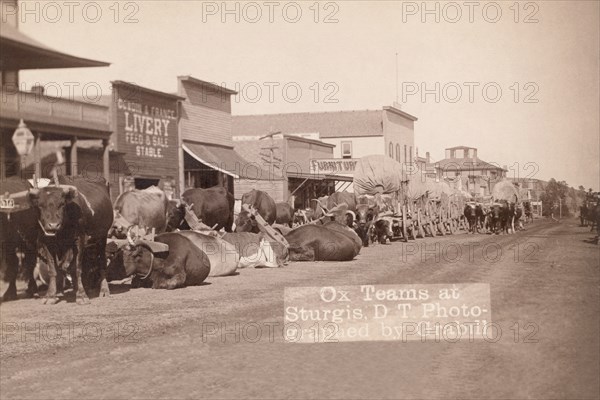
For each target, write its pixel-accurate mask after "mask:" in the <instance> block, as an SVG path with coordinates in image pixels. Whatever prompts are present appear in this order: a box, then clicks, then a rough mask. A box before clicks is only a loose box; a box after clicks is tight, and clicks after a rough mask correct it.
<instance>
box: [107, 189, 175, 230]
mask: <svg viewBox="0 0 600 400" xmlns="http://www.w3.org/2000/svg"><path fill="white" fill-rule="evenodd" d="M167 205H168V199H167V196H166V195H165V192H163V191H162V190H161V189H159V188H157V187H156V186H151V187H149V188H147V189H144V190H138V189H135V190H132V191H129V192H125V193H122V194H121V195H119V197H117V200H116V201H115V205H114V207H113V208H114V222H113V227H112V231H111V233H112V235H113V236H115V237H118V238H120V239H124V238H125V234H126V231H127V229H128V228H130V227H131V226H139V227H141V228H144V229H146V230H147V231H151V230H152V229H154V230H155V232H156V233H162V232H164V231H165V229H166V227H167Z"/></svg>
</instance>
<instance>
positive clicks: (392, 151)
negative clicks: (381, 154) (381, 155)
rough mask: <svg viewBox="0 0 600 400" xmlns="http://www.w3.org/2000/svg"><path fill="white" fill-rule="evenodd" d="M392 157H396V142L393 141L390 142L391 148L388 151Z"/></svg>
mask: <svg viewBox="0 0 600 400" xmlns="http://www.w3.org/2000/svg"><path fill="white" fill-rule="evenodd" d="M388 153H389V155H390V158H394V144H393V143H392V142H390V148H389V151H388Z"/></svg>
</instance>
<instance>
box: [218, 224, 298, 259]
mask: <svg viewBox="0 0 600 400" xmlns="http://www.w3.org/2000/svg"><path fill="white" fill-rule="evenodd" d="M222 239H223V240H224V241H226V242H228V243H231V244H232V245H234V246H235V249H236V251H237V252H238V253H239V255H240V265H239V266H240V268H246V267H251V266H252V267H282V266H283V265H284V263H286V262H287V258H288V253H287V249H286V248H285V247H283V246H281V245H279V244H278V243H277V242H276V241H268V240H266V238H265V236H264V234H262V233H251V232H240V233H226V234H225V235H223V236H222Z"/></svg>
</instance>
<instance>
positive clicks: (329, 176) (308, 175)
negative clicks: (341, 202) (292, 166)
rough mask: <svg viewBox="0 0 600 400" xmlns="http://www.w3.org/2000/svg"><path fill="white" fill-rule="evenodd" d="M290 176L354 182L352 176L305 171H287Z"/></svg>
mask: <svg viewBox="0 0 600 400" xmlns="http://www.w3.org/2000/svg"><path fill="white" fill-rule="evenodd" d="M287 177H288V178H299V179H312V180H316V181H325V180H329V181H336V182H352V181H353V178H352V177H351V176H344V175H332V174H311V173H305V172H295V171H287Z"/></svg>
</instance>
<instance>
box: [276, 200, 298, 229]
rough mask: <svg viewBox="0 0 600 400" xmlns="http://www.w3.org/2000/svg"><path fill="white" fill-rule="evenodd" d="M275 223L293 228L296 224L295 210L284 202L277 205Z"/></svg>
mask: <svg viewBox="0 0 600 400" xmlns="http://www.w3.org/2000/svg"><path fill="white" fill-rule="evenodd" d="M275 222H276V223H278V224H281V225H287V226H289V227H290V228H291V227H292V225H293V223H294V208H293V207H292V206H290V205H289V204H288V203H286V202H284V201H280V202H277V203H275Z"/></svg>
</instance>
